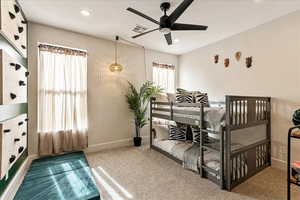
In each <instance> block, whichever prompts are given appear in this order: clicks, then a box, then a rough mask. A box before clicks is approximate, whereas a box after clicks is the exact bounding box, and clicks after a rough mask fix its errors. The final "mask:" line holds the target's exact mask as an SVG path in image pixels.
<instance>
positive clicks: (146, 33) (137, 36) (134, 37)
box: [132, 28, 159, 39]
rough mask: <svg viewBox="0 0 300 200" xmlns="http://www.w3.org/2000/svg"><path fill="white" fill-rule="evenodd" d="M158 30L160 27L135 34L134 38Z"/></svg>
mask: <svg viewBox="0 0 300 200" xmlns="http://www.w3.org/2000/svg"><path fill="white" fill-rule="evenodd" d="M157 30H159V28H156V29H153V30H150V31H146V32H144V33H141V34H138V35H135V36H133V37H132V38H133V39H134V38H137V37H140V36H143V35H146V34H148V33H151V32H153V31H157Z"/></svg>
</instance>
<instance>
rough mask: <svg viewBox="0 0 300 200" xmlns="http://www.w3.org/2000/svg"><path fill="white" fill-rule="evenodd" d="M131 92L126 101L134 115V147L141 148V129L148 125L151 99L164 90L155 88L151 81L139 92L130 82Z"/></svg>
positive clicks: (129, 91)
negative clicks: (147, 114)
mask: <svg viewBox="0 0 300 200" xmlns="http://www.w3.org/2000/svg"><path fill="white" fill-rule="evenodd" d="M128 84H129V90H128V93H127V94H126V95H125V96H126V101H127V103H128V106H129V110H130V111H131V112H132V113H133V114H134V123H135V137H134V138H133V142H134V146H141V143H142V138H141V133H140V131H141V128H143V127H144V126H145V125H146V124H147V117H146V113H147V109H148V105H149V102H150V98H151V97H153V96H156V95H158V94H160V93H161V92H162V91H163V89H162V88H161V87H159V86H155V85H154V84H153V83H152V82H151V81H147V82H145V83H144V84H143V85H142V87H141V88H140V89H139V90H137V89H136V88H135V87H134V85H133V84H132V83H130V82H128Z"/></svg>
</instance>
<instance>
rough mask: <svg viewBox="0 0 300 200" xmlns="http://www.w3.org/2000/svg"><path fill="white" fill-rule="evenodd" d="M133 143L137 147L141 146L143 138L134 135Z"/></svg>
mask: <svg viewBox="0 0 300 200" xmlns="http://www.w3.org/2000/svg"><path fill="white" fill-rule="evenodd" d="M133 143H134V146H135V147H139V146H141V144H142V138H141V137H134V138H133Z"/></svg>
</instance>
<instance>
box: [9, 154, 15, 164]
mask: <svg viewBox="0 0 300 200" xmlns="http://www.w3.org/2000/svg"><path fill="white" fill-rule="evenodd" d="M15 160H16V156H15V155H12V156H11V157H10V158H9V162H10V163H13V162H14V161H15Z"/></svg>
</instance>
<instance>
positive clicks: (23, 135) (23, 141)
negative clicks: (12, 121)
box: [14, 114, 27, 158]
mask: <svg viewBox="0 0 300 200" xmlns="http://www.w3.org/2000/svg"><path fill="white" fill-rule="evenodd" d="M16 123H17V130H16V132H15V139H14V140H15V143H14V144H15V155H17V158H19V156H20V155H21V154H22V153H23V152H24V151H25V149H26V148H27V114H23V115H20V116H18V117H17V122H16Z"/></svg>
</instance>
